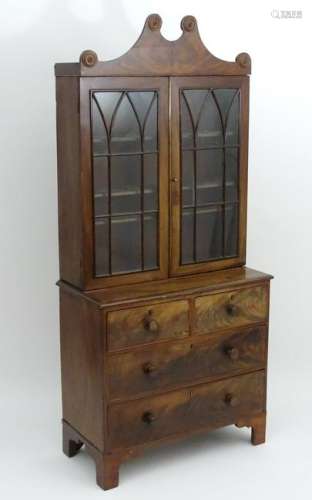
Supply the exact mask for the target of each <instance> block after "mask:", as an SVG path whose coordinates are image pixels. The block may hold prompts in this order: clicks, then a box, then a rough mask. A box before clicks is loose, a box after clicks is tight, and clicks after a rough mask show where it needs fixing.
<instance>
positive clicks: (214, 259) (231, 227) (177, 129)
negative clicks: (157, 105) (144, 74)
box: [170, 77, 248, 275]
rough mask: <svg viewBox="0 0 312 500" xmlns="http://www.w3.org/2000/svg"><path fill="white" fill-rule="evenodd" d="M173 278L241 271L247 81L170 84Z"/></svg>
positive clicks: (173, 81) (218, 79)
mask: <svg viewBox="0 0 312 500" xmlns="http://www.w3.org/2000/svg"><path fill="white" fill-rule="evenodd" d="M170 85H171V146H172V147H171V174H170V175H171V268H170V270H171V275H179V274H188V273H196V272H205V271H209V270H213V269H223V268H227V267H233V266H236V265H240V264H243V263H244V262H245V247H246V189H247V153H248V79H247V78H244V77H222V78H221V77H181V78H178V77H176V78H171V82H170Z"/></svg>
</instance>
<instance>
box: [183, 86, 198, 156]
mask: <svg viewBox="0 0 312 500" xmlns="http://www.w3.org/2000/svg"><path fill="white" fill-rule="evenodd" d="M181 142H182V144H181V145H182V148H184V149H186V148H192V147H193V146H194V145H195V144H194V137H193V125H192V120H191V115H190V110H189V108H188V106H187V101H186V100H185V97H184V95H183V93H182V94H181Z"/></svg>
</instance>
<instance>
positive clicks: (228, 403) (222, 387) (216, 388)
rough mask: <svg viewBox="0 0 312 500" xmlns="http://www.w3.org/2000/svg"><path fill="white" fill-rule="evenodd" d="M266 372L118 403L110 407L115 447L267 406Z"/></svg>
mask: <svg viewBox="0 0 312 500" xmlns="http://www.w3.org/2000/svg"><path fill="white" fill-rule="evenodd" d="M264 407H265V376H264V372H262V371H259V372H256V373H252V374H248V375H242V376H239V377H234V378H230V379H226V380H222V381H219V382H211V383H209V384H201V385H198V386H195V387H193V388H192V389H188V390H180V391H175V392H171V393H168V394H165V395H161V396H157V397H153V398H145V399H140V400H137V401H132V402H129V403H117V404H116V403H115V404H113V405H112V406H111V407H110V408H109V439H110V445H111V448H118V447H124V446H134V445H139V444H143V443H146V442H150V441H154V440H158V439H161V438H165V437H166V436H170V435H171V434H178V433H181V432H186V431H188V430H192V429H197V428H200V427H211V428H214V427H219V426H220V427H221V426H224V425H229V424H232V423H235V422H236V420H237V419H238V418H241V417H243V416H250V415H253V414H256V413H260V412H262V411H263V410H264V409H265V408H264Z"/></svg>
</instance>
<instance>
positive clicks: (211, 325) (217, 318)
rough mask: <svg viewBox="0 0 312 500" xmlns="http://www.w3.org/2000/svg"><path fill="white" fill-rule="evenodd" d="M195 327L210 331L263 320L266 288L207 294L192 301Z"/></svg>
mask: <svg viewBox="0 0 312 500" xmlns="http://www.w3.org/2000/svg"><path fill="white" fill-rule="evenodd" d="M195 310H196V330H197V332H198V333H213V332H214V331H216V330H221V329H223V328H233V327H239V326H243V325H248V324H251V323H257V322H261V321H265V320H266V319H267V315H268V289H267V288H266V287H263V286H257V287H252V288H244V289H242V290H236V291H232V292H226V293H224V292H223V293H217V294H215V295H206V296H203V297H198V298H197V299H196V300H195Z"/></svg>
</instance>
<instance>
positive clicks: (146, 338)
mask: <svg viewBox="0 0 312 500" xmlns="http://www.w3.org/2000/svg"><path fill="white" fill-rule="evenodd" d="M107 326H108V349H109V350H115V349H121V348H124V347H128V346H132V345H135V344H145V343H149V342H155V341H157V340H163V339H168V338H183V337H186V336H187V335H189V305H188V302H187V301H186V300H180V301H173V302H166V303H161V304H153V305H148V306H144V307H135V308H133V309H123V310H121V311H112V312H109V313H108V317H107Z"/></svg>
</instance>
